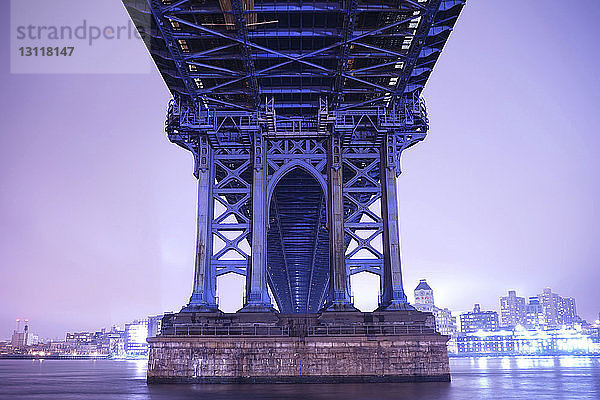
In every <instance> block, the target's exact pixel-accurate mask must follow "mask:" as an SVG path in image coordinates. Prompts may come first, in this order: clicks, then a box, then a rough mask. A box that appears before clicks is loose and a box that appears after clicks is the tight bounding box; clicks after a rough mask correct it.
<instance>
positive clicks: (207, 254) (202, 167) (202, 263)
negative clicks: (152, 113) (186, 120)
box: [182, 137, 218, 312]
mask: <svg viewBox="0 0 600 400" xmlns="http://www.w3.org/2000/svg"><path fill="white" fill-rule="evenodd" d="M199 141H200V142H199V144H198V154H197V155H196V157H197V159H196V171H197V175H198V225H197V236H196V266H195V272H194V288H193V291H192V297H191V298H190V302H189V304H188V305H187V306H186V307H184V308H183V310H182V311H190V312H213V311H215V310H217V308H218V305H217V302H216V296H215V293H216V286H217V282H216V279H217V278H216V274H215V271H214V269H213V267H212V265H211V256H212V242H213V241H212V232H211V225H212V219H213V211H214V210H213V193H212V186H213V166H212V149H211V147H210V144H209V143H208V140H207V138H206V137H201V138H200V139H199Z"/></svg>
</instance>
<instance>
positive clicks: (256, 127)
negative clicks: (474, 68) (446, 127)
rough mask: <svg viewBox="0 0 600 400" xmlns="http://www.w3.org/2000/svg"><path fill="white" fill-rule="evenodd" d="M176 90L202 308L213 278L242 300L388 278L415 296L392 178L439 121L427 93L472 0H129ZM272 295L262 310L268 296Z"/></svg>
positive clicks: (396, 301)
mask: <svg viewBox="0 0 600 400" xmlns="http://www.w3.org/2000/svg"><path fill="white" fill-rule="evenodd" d="M123 1H124V3H125V6H126V7H127V9H128V11H129V13H130V15H131V17H132V19H133V21H134V23H135V24H136V26H137V27H138V30H139V31H140V33H141V35H142V37H143V38H144V40H145V43H146V45H147V47H148V50H149V52H150V54H151V56H152V58H153V59H154V61H155V63H156V65H157V67H158V69H159V71H160V73H161V74H162V76H163V79H164V80H165V83H166V84H167V86H168V88H169V90H170V91H171V93H172V96H173V99H172V100H171V102H170V104H169V108H168V113H167V121H166V131H167V134H168V137H169V139H170V140H171V141H172V142H173V143H176V144H177V145H179V146H181V147H183V148H185V149H187V150H189V151H191V152H192V154H193V155H194V159H195V168H194V172H195V175H196V176H197V177H198V181H199V198H198V204H199V208H198V239H197V242H198V243H197V255H196V274H195V280H194V292H193V295H192V299H191V300H190V305H189V307H191V308H190V309H192V310H212V309H214V307H216V300H215V290H216V277H217V276H219V275H223V274H227V273H237V274H241V275H245V276H246V281H247V285H246V286H247V290H246V296H245V298H246V307H245V308H247V309H250V310H265V309H266V308H265V307H267V304H268V303H270V301H271V300H270V295H269V294H268V293H267V285H268V286H269V287H270V289H271V292H272V294H273V297H274V298H275V301H276V302H277V304H278V306H279V308H280V310H282V311H283V312H296V313H302V312H304V313H305V312H316V311H318V310H319V309H321V308H322V307H323V306H325V307H329V306H334V307H338V306H339V307H342V308H343V307H344V305H345V304H349V303H351V289H350V286H349V277H350V276H351V275H352V274H358V273H372V274H376V275H378V276H380V278H381V285H380V292H381V293H380V294H381V297H380V304H381V306H382V307H401V306H402V304H405V303H406V296H405V294H404V291H403V288H402V280H401V268H400V249H399V235H398V212H397V211H398V210H397V204H396V198H397V192H396V177H397V176H398V175H399V174H400V155H401V153H402V151H403V150H405V149H407V148H408V147H410V146H412V145H414V144H416V143H418V142H420V141H422V140H423V139H424V138H425V136H426V134H427V130H428V126H429V120H428V116H427V111H426V107H425V103H424V101H423V99H422V98H421V92H422V90H423V88H424V86H425V84H426V82H427V80H428V78H429V76H430V74H431V72H432V70H433V67H434V65H435V63H436V62H437V59H438V57H439V56H440V54H441V51H442V49H443V47H444V45H445V43H446V41H447V39H448V37H449V34H450V32H451V31H452V28H453V26H454V24H455V22H456V20H457V18H458V15H459V13H460V11H461V9H462V7H463V6H464V3H465V2H464V1H463V0H373V1H371V0H339V1H303V0H298V1H275V0H270V1H263V0H123ZM267 308H268V307H267Z"/></svg>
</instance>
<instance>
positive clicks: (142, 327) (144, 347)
mask: <svg viewBox="0 0 600 400" xmlns="http://www.w3.org/2000/svg"><path fill="white" fill-rule="evenodd" d="M147 338H148V320H147V319H144V320H139V321H134V322H132V323H130V324H125V352H126V353H127V356H134V357H135V356H144V355H146V354H148V342H146V339H147Z"/></svg>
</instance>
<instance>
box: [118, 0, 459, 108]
mask: <svg viewBox="0 0 600 400" xmlns="http://www.w3.org/2000/svg"><path fill="white" fill-rule="evenodd" d="M146 1H147V2H148V3H147V4H146V5H144V2H146ZM124 3H125V4H126V6H127V8H128V10H129V12H130V14H131V15H132V18H133V19H134V22H136V25H137V26H138V28H139V29H140V31H142V34H143V36H144V37H145V38H146V39H147V44H148V47H149V50H150V52H151V54H152V55H153V57H154V59H155V61H156V62H157V65H158V66H159V69H160V71H161V73H162V74H163V77H165V81H166V82H167V84H168V85H169V87H170V88H171V90H172V92H173V93H174V94H175V93H179V94H181V95H184V96H191V97H192V98H193V99H203V100H196V101H198V102H199V105H200V106H201V107H209V108H210V107H212V108H216V109H222V110H231V109H235V108H241V109H248V110H249V111H256V110H257V108H260V109H264V104H265V102H264V100H266V99H267V98H270V97H272V98H274V100H275V107H277V109H278V113H279V114H280V115H282V116H283V115H285V116H298V117H301V118H315V117H316V115H315V114H316V112H317V110H318V107H319V99H320V98H322V97H326V98H329V100H330V101H329V103H330V104H331V106H332V110H333V111H335V110H337V109H342V110H343V109H348V108H356V107H362V106H364V105H369V106H370V105H374V106H377V107H379V106H384V107H389V106H390V103H392V102H397V101H401V100H402V96H403V94H404V93H405V92H406V93H412V92H417V94H419V93H420V91H421V90H422V87H423V85H424V83H425V82H426V80H427V78H428V76H429V74H430V72H431V69H432V67H433V64H435V61H436V60H437V57H438V56H439V53H440V52H441V49H442V47H443V45H444V44H445V42H446V39H447V35H448V32H449V31H451V29H452V26H453V25H454V23H455V21H456V19H457V17H458V14H459V12H460V9H461V8H462V6H463V4H464V1H458V0H429V1H426V2H420V1H408V0H399V1H397V2H390V1H359V0H349V1H333V2H321V3H318V2H310V3H308V2H302V1H296V2H294V1H288V2H275V1H271V2H268V1H261V0H255V1H254V2H250V1H241V0H235V1H233V2H231V1H227V0H223V1H221V2H218V1H216V0H214V1H211V0H207V1H205V2H203V3H202V4H199V3H197V1H196V0H188V1H167V0H124ZM226 4H229V5H230V6H229V7H226V6H224V5H226ZM149 12H150V13H151V15H152V19H153V22H152V23H151V24H150V26H143V23H142V22H140V21H142V20H143V18H142V17H141V16H140V15H143V14H144V13H149ZM228 21H231V22H228ZM285 80H288V81H289V83H287V84H286V83H285V82H284V81H285ZM378 93H379V94H378ZM257 96H258V97H259V98H260V102H259V101H257ZM337 99H341V100H340V101H337V102H336V100H337ZM392 100H394V101H392Z"/></svg>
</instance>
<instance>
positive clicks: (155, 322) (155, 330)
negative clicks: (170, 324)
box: [148, 314, 163, 337]
mask: <svg viewBox="0 0 600 400" xmlns="http://www.w3.org/2000/svg"><path fill="white" fill-rule="evenodd" d="M162 317H163V316H162V314H161V315H155V316H152V317H148V337H155V336H158V335H160V328H161V325H162Z"/></svg>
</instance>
